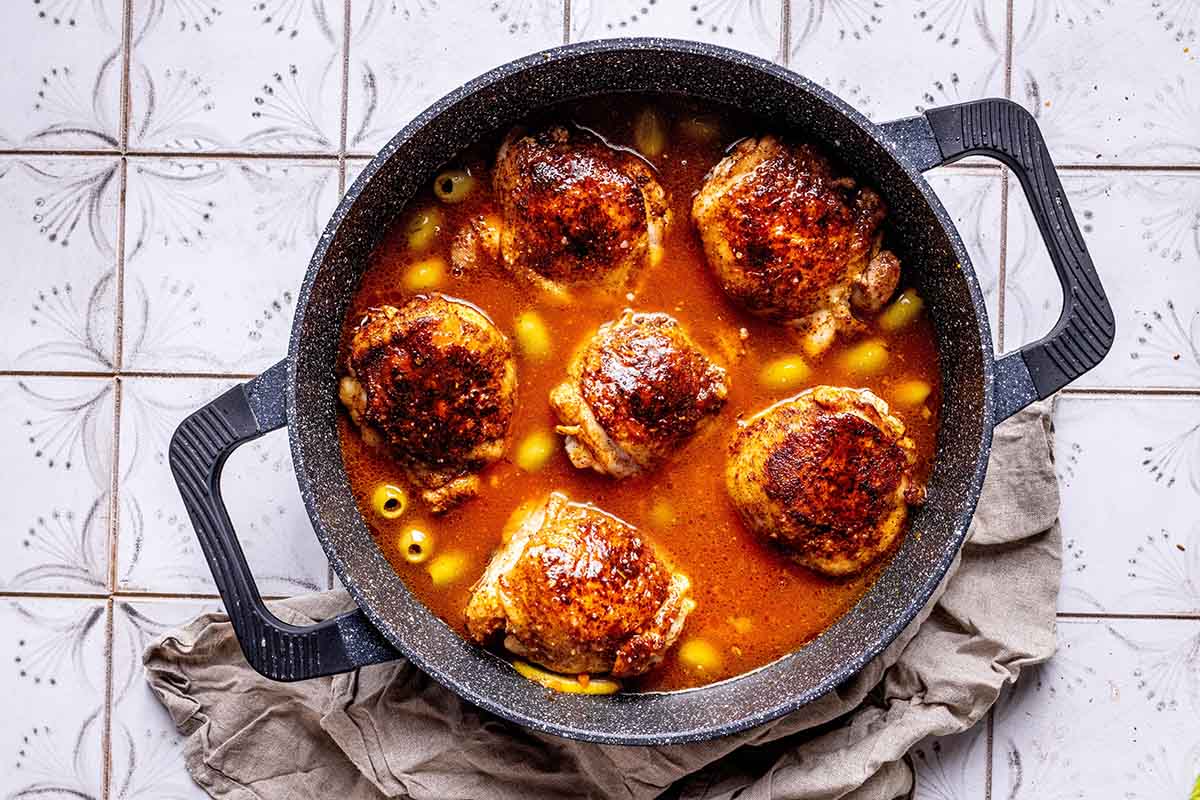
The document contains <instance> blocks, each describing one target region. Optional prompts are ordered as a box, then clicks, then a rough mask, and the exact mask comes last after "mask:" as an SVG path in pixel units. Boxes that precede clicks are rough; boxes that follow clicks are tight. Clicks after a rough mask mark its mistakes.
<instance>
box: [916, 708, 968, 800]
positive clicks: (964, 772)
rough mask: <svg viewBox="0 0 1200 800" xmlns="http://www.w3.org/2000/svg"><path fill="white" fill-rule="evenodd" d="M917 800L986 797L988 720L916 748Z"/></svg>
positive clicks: (932, 739)
mask: <svg viewBox="0 0 1200 800" xmlns="http://www.w3.org/2000/svg"><path fill="white" fill-rule="evenodd" d="M909 763H911V764H912V766H913V771H914V772H915V773H916V786H915V787H914V788H913V799H914V800H984V797H985V795H986V790H985V788H984V787H985V785H986V784H987V722H986V720H981V721H980V722H978V723H977V724H976V725H975V726H974V727H973V728H970V729H968V730H966V731H963V732H962V733H960V734H957V735H954V736H940V737H933V738H930V739H927V740H926V741H924V742H922V743H921V744H919V745H917V746H916V747H915V748H913V750H912V753H910V754H909Z"/></svg>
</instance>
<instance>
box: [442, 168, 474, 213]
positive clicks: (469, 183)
mask: <svg viewBox="0 0 1200 800" xmlns="http://www.w3.org/2000/svg"><path fill="white" fill-rule="evenodd" d="M474 189H475V178H474V176H472V175H471V173H469V172H467V171H466V170H463V169H448V170H446V171H445V172H443V173H441V174H440V175H438V176H437V177H436V178H434V179H433V193H434V194H435V195H436V196H437V199H438V200H441V201H442V202H443V203H450V204H451V205H454V204H455V203H461V202H462V201H463V200H466V199H467V197H468V196H469V195H470V194H471V192H472V191H473V190H474Z"/></svg>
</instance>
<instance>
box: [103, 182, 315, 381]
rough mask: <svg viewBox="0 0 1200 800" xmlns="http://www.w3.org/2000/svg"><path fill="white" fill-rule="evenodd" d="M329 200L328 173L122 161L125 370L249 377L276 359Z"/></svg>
mask: <svg viewBox="0 0 1200 800" xmlns="http://www.w3.org/2000/svg"><path fill="white" fill-rule="evenodd" d="M337 190H338V168H337V165H336V163H334V162H332V161H330V162H328V163H326V162H325V161H283V160H275V159H269V160H246V161H238V160H224V159H221V160H213V161H204V160H198V159H186V160H185V159H149V158H136V159H130V161H129V188H128V191H127V204H128V208H127V212H126V213H127V219H126V267H125V319H124V362H125V366H126V368H129V369H137V370H150V371H165V372H170V371H185V372H257V371H261V370H263V369H266V368H267V367H269V366H270V365H271V364H273V363H275V362H276V361H278V360H279V359H281V358H283V356H284V355H285V354H286V352H287V339H288V334H289V332H290V330H291V321H292V311H293V308H294V303H295V297H296V292H297V291H298V290H299V288H300V283H301V281H302V279H303V277H304V273H305V271H306V269H307V268H308V261H309V258H310V257H311V255H312V250H313V248H314V247H315V245H316V241H317V238H318V237H319V236H320V233H321V231H322V230H323V229H324V227H325V223H326V221H327V220H328V218H329V215H330V214H331V213H332V212H333V209H334V207H335V206H336V203H337V200H338V191H337Z"/></svg>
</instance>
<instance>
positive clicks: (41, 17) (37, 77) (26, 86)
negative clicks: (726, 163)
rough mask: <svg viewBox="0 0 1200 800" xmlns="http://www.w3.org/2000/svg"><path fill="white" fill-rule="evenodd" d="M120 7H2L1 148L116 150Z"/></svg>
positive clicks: (108, 0)
mask: <svg viewBox="0 0 1200 800" xmlns="http://www.w3.org/2000/svg"><path fill="white" fill-rule="evenodd" d="M122 8H123V4H122V2H121V0H95V2H87V3H83V2H64V0H35V1H34V2H23V3H13V4H11V5H6V8H5V12H4V25H2V26H0V108H3V109H4V111H5V113H4V115H3V119H0V147H3V148H11V147H24V148H35V149H72V150H115V149H117V148H118V147H119V146H120V139H121V134H120V127H121V65H122V56H121V12H122Z"/></svg>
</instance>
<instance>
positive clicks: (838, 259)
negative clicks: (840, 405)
mask: <svg viewBox="0 0 1200 800" xmlns="http://www.w3.org/2000/svg"><path fill="white" fill-rule="evenodd" d="M886 215H887V207H886V205H885V204H884V202H883V199H882V198H880V196H879V195H878V194H876V193H875V192H874V191H872V190H871V189H869V188H866V187H859V186H858V185H857V184H856V183H855V181H854V179H852V178H849V177H839V176H837V175H836V174H835V173H834V171H833V165H832V164H831V163H830V162H829V160H828V159H827V158H825V156H824V155H822V154H821V153H820V151H818V150H817V149H816V148H814V147H813V146H811V145H808V144H799V145H796V144H790V143H785V142H783V141H780V140H779V139H777V138H776V137H774V136H770V135H768V136H763V137H762V138H759V139H746V140H744V141H742V142H740V143H739V144H738V145H737V146H736V147H734V148H733V151H732V152H730V154H729V155H728V156H726V157H725V158H724V159H723V160H722V161H721V162H720V163H718V164H717V165H716V166H715V167H713V169H712V171H711V172H709V174H708V177H707V178H706V179H705V182H704V185H703V186H702V187H701V189H700V192H699V193H698V194H697V195H696V199H695V201H694V202H693V204H692V220H693V221H694V222H695V224H696V228H697V230H698V231H699V233H700V238H701V240H702V242H703V244H704V253H705V256H706V258H707V260H708V263H709V266H710V267H711V268H712V270H713V271H714V272H715V274H716V276H717V278H718V279H719V280H720V282H721V285H722V287H724V289H725V292H726V293H727V294H728V295H729V296H730V297H732V298H733V299H735V300H737V301H739V302H740V303H741V304H742V305H744V306H745V307H746V308H747V309H748V310H750V311H752V312H754V313H755V314H758V315H760V316H763V317H767V318H769V319H773V320H776V321H779V322H783V323H787V324H788V325H791V326H793V327H795V328H796V329H797V330H798V331H799V333H800V334H801V337H802V341H803V343H804V346H805V349H806V351H807V352H808V353H809V354H810V355H814V356H815V355H817V354H819V353H821V352H822V351H824V350H825V349H826V348H827V347H828V346H829V345H830V344H831V343H832V342H833V339H834V337H835V336H836V335H837V333H838V332H839V331H851V332H852V331H855V330H857V329H859V328H860V327H861V323H860V322H858V321H857V320H856V319H855V318H854V314H853V313H852V311H857V312H859V313H873V312H875V311H878V310H879V309H881V308H882V307H883V305H884V304H885V303H886V302H887V300H888V298H890V297H891V295H892V293H893V292H895V290H896V285H897V283H898V282H899V280H900V262H899V261H898V260H897V259H896V257H895V255H893V254H892V253H891V252H888V251H886V250H883V251H881V250H880V249H879V247H880V241H881V235H880V225H881V224H882V223H883V220H884V217H885V216H886Z"/></svg>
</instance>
